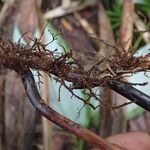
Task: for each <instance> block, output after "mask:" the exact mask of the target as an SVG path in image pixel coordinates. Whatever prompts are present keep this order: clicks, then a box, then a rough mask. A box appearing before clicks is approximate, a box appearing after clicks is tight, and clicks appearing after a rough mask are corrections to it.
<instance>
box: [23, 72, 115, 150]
mask: <svg viewBox="0 0 150 150" xmlns="http://www.w3.org/2000/svg"><path fill="white" fill-rule="evenodd" d="M22 81H23V84H24V88H25V90H26V93H27V95H28V98H29V100H30V101H31V103H32V104H33V106H34V107H35V108H36V109H37V110H38V111H39V112H40V113H41V114H42V115H43V116H45V117H46V118H47V119H48V120H50V121H52V122H53V123H55V124H57V125H58V126H60V127H62V128H63V129H65V130H66V131H68V132H70V133H73V134H74V135H76V136H78V137H80V138H82V139H83V140H85V141H87V142H88V143H91V144H93V145H95V146H97V147H99V148H100V149H101V150H110V149H113V147H112V146H111V144H109V143H107V142H106V141H104V140H103V139H102V138H101V137H99V136H97V135H96V134H94V133H93V132H91V131H90V130H88V129H86V128H83V127H82V126H80V125H79V124H77V123H75V122H73V121H71V120H69V119H68V118H66V117H64V116H62V115H61V114H59V113H57V112H56V111H54V110H53V109H52V108H50V107H49V106H48V105H46V104H45V103H44V101H43V100H42V98H41V96H40V95H39V92H38V90H37V87H36V85H35V81H34V78H33V75H32V73H31V71H28V72H26V73H24V74H23V75H22Z"/></svg>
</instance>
